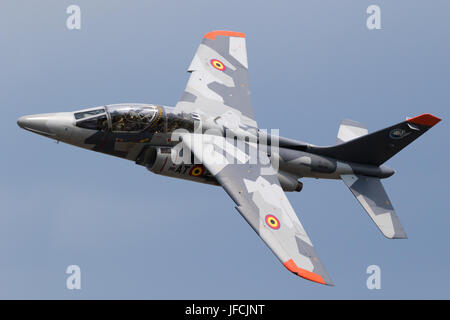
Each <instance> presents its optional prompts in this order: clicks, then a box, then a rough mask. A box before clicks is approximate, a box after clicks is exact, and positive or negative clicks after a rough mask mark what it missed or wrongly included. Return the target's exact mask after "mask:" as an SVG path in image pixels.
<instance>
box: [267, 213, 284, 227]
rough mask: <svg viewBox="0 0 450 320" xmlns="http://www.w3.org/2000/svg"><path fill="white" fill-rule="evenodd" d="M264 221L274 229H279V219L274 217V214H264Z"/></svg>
mask: <svg viewBox="0 0 450 320" xmlns="http://www.w3.org/2000/svg"><path fill="white" fill-rule="evenodd" d="M266 223H267V225H268V226H269V227H270V228H272V229H274V230H278V229H280V226H281V225H280V221H279V220H278V219H277V217H275V216H274V215H271V214H268V215H267V216H266Z"/></svg>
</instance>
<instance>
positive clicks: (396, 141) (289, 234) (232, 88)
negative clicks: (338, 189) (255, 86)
mask: <svg viewBox="0 0 450 320" xmlns="http://www.w3.org/2000/svg"><path fill="white" fill-rule="evenodd" d="M188 72H189V73H190V77H189V81H188V83H187V86H186V89H185V91H184V93H183V94H182V96H181V99H180V100H179V102H178V103H177V104H176V106H175V107H167V106H160V105H153V104H138V103H124V104H114V105H104V106H100V107H95V108H89V109H84V110H80V111H75V112H58V113H47V114H37V115H30V116H24V117H21V118H20V119H19V120H18V125H19V126H20V127H22V128H24V129H26V130H28V131H31V132H34V133H37V134H40V135H43V136H45V137H48V138H51V139H55V140H57V141H62V142H65V143H68V144H72V145H75V146H78V147H82V148H85V149H89V150H94V151H98V152H102V153H106V154H110V155H113V156H117V157H121V158H124V159H128V160H132V161H134V162H135V163H136V164H139V165H143V166H145V167H146V168H148V169H149V170H150V171H152V172H154V173H156V174H160V175H165V176H169V177H175V178H182V179H188V180H192V181H195V182H201V183H207V184H211V185H217V186H221V187H222V188H224V189H225V191H226V193H227V194H228V195H229V196H230V197H231V199H232V200H233V201H234V202H235V203H236V209H237V210H238V212H239V213H240V214H241V215H242V216H243V218H244V219H245V220H246V221H247V222H248V223H249V224H250V226H251V227H252V228H253V229H254V230H255V231H256V233H257V234H258V235H259V236H260V237H261V238H262V240H263V241H264V242H265V243H266V244H267V246H269V248H270V249H271V250H272V251H273V253H274V254H275V255H276V257H277V258H278V259H279V260H280V261H281V263H282V264H283V265H284V266H285V267H286V268H287V269H288V270H289V271H291V272H293V273H294V274H297V275H298V276H300V277H303V278H305V279H308V280H311V281H315V282H318V283H321V284H327V285H332V284H333V283H332V281H331V278H330V277H329V275H328V274H327V272H326V271H325V268H324V267H323V264H322V263H321V262H320V260H319V258H318V256H317V254H316V250H315V249H314V247H313V244H312V242H311V240H310V238H309V237H308V235H307V234H306V232H305V230H304V228H303V226H302V224H301V223H300V221H299V219H298V217H297V215H296V213H295V212H294V209H293V208H292V206H291V204H290V203H289V200H288V199H287V197H286V195H285V193H284V191H300V190H301V189H302V186H303V184H302V183H301V182H300V181H299V179H300V178H307V177H310V178H321V179H338V180H342V181H343V182H344V183H345V185H346V186H347V187H348V188H349V189H350V191H351V192H352V193H353V195H354V196H355V197H356V199H357V200H358V201H359V203H360V204H361V205H362V207H363V208H364V209H365V211H366V212H367V213H368V215H369V217H370V218H371V219H372V220H373V222H374V223H375V225H376V226H377V227H378V228H379V230H380V231H381V232H382V233H383V235H384V236H386V237H387V238H391V239H398V238H406V234H405V231H404V230H403V228H402V226H401V224H400V221H399V219H398V217H397V214H396V213H395V211H394V208H393V207H392V204H391V201H390V200H389V197H388V196H387V194H386V192H385V190H384V188H383V185H382V184H381V179H383V178H387V177H390V176H391V175H393V174H394V172H395V171H394V170H393V169H391V168H389V167H387V166H385V165H383V164H384V163H385V162H386V161H387V160H388V159H390V158H391V157H392V156H394V155H395V154H396V153H397V152H399V151H400V150H402V149H403V148H404V147H406V146H407V145H408V144H410V143H411V142H412V141H414V140H415V139H416V138H418V137H419V136H420V135H422V134H423V133H425V132H426V131H427V130H428V129H430V128H431V127H432V126H434V125H435V124H436V123H438V122H439V121H440V119H439V118H437V117H435V116H433V115H431V114H422V115H419V116H416V117H413V118H409V119H407V120H406V121H403V122H400V123H397V124H395V125H393V126H390V127H388V128H385V129H382V130H379V131H376V132H374V133H368V130H367V129H366V128H365V127H364V126H363V125H362V124H360V123H358V122H355V121H351V120H344V121H343V122H342V123H341V125H340V127H339V131H338V135H337V144H336V145H334V146H329V147H319V146H315V145H312V144H308V143H305V142H302V141H297V140H293V139H288V138H284V137H282V136H279V135H278V134H273V132H270V133H268V132H267V131H266V130H262V129H260V128H258V125H257V123H256V120H255V116H254V113H253V107H252V104H251V100H250V89H249V81H248V63H247V52H246V44H245V35H244V34H243V33H240V32H233V31H213V32H209V33H207V34H206V35H205V36H204V37H203V40H202V42H201V44H200V46H199V47H198V50H197V52H196V53H195V56H194V58H193V60H192V63H191V64H190V66H189V68H188Z"/></svg>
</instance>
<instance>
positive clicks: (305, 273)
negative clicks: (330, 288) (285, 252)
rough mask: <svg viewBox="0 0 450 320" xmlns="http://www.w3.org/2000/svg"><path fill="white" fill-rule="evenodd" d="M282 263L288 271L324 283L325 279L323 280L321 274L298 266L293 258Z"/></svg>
mask: <svg viewBox="0 0 450 320" xmlns="http://www.w3.org/2000/svg"><path fill="white" fill-rule="evenodd" d="M283 265H284V266H285V267H286V268H287V269H288V270H289V271H290V272H293V273H296V274H297V275H299V276H300V277H302V278H305V279H307V280H311V281H314V282H317V283H321V284H326V283H325V281H324V280H323V278H322V276H320V275H318V274H316V273H314V272H311V271H308V270H305V269H302V268H299V267H298V266H297V265H296V264H295V262H294V260H292V259H289V260H288V261H286V262H285V263H283Z"/></svg>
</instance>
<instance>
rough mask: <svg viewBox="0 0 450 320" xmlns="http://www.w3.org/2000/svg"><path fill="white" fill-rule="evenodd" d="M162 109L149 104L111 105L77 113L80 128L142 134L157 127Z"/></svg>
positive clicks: (76, 118)
mask: <svg viewBox="0 0 450 320" xmlns="http://www.w3.org/2000/svg"><path fill="white" fill-rule="evenodd" d="M161 113H162V111H161V108H160V107H157V106H155V105H148V104H127V105H122V104H121V105H110V106H105V107H101V108H95V109H88V110H83V111H79V112H75V113H74V116H75V120H76V121H77V122H76V125H77V126H78V127H80V128H85V129H91V130H102V131H106V130H108V129H109V128H110V129H111V130H112V131H113V132H142V131H145V130H146V129H148V128H150V127H152V126H153V125H155V124H156V123H157V122H158V120H159V118H160V117H161Z"/></svg>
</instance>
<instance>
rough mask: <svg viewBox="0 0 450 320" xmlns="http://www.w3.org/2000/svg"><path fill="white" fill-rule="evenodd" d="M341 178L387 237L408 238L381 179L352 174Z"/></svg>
mask: <svg viewBox="0 0 450 320" xmlns="http://www.w3.org/2000/svg"><path fill="white" fill-rule="evenodd" d="M341 178H342V180H343V181H344V183H345V184H346V185H347V187H348V188H349V189H350V191H351V192H352V193H353V195H354V196H355V197H356V200H358V202H359V203H360V204H361V205H362V206H363V208H364V209H365V210H366V212H367V213H368V214H369V216H370V218H371V219H372V220H373V222H375V224H376V225H377V227H378V229H380V231H381V232H382V233H383V234H384V236H385V237H387V238H389V239H405V238H407V236H406V233H405V231H404V230H403V227H402V225H401V224H400V220H399V219H398V217H397V214H396V213H395V211H394V208H393V207H392V204H391V201H390V200H389V197H388V195H387V194H386V191H385V190H384V188H383V185H382V184H381V181H380V179H378V178H373V177H366V176H360V175H352V174H349V175H342V176H341Z"/></svg>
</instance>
